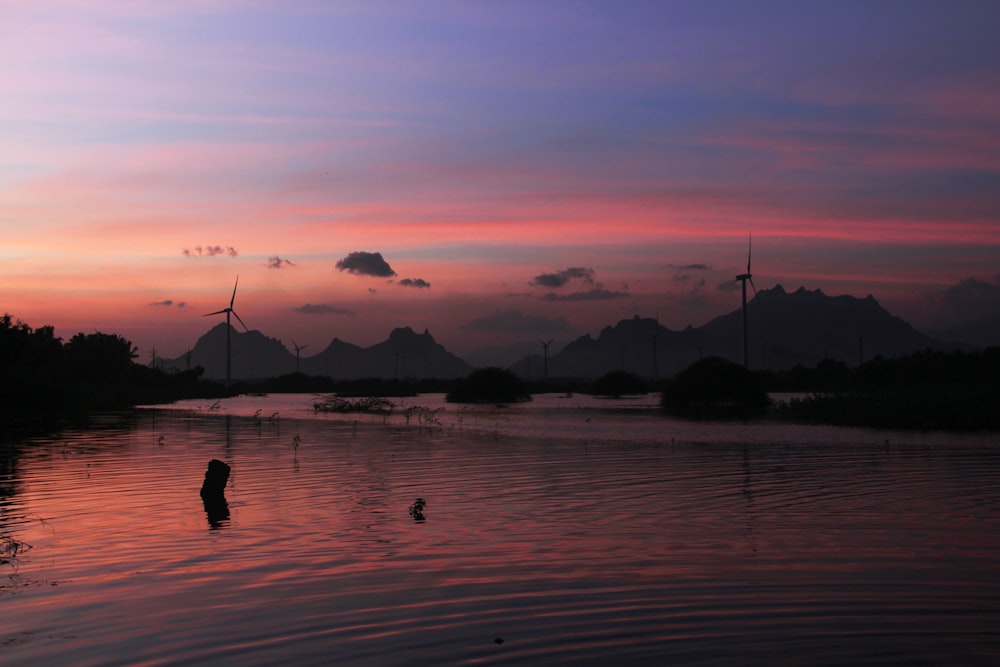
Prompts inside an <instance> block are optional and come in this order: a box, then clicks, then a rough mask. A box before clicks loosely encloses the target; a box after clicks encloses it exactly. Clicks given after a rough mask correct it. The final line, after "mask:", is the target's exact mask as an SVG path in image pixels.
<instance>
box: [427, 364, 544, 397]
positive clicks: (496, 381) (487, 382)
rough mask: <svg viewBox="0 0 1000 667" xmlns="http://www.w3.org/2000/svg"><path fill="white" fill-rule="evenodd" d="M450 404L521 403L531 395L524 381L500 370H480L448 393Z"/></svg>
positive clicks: (506, 371)
mask: <svg viewBox="0 0 1000 667" xmlns="http://www.w3.org/2000/svg"><path fill="white" fill-rule="evenodd" d="M446 398H447V400H448V402H450V403H523V402H524V401H530V400H531V395H530V394H529V393H528V390H527V388H526V387H525V384H524V381H523V380H521V378H519V377H517V376H516V375H514V374H513V373H511V372H510V371H508V370H504V369H502V368H482V369H480V370H478V371H475V372H474V373H472V374H471V375H469V376H468V377H467V378H465V379H464V380H461V381H460V382H459V383H458V385H456V386H455V388H454V389H452V390H451V391H450V392H448V395H447V397H446Z"/></svg>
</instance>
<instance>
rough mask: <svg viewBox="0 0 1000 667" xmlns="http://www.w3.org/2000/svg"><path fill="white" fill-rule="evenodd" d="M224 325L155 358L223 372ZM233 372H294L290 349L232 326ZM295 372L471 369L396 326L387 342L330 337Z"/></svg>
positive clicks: (449, 373) (419, 373)
mask: <svg viewBox="0 0 1000 667" xmlns="http://www.w3.org/2000/svg"><path fill="white" fill-rule="evenodd" d="M226 326H227V325H225V324H219V325H217V326H215V327H214V328H212V329H211V330H209V331H208V332H207V333H206V334H204V335H203V336H202V337H201V338H199V339H198V341H197V342H196V343H195V345H194V347H193V348H192V349H191V351H190V352H189V353H187V354H184V355H181V356H180V357H177V358H176V359H163V360H159V361H158V363H159V364H162V367H163V368H164V369H167V370H169V369H176V370H185V369H187V368H194V367H196V366H201V367H203V368H204V369H205V377H207V378H212V379H224V378H225V377H226ZM231 335H232V377H233V379H255V378H267V377H277V376H279V375H286V374H288V373H293V372H295V354H294V353H292V352H291V351H289V350H288V349H287V348H286V347H285V346H284V344H283V343H282V342H281V341H280V340H278V339H276V338H268V337H267V336H265V335H264V334H262V333H261V332H259V331H249V332H243V333H241V332H239V331H237V330H236V329H235V328H234V329H233V330H232V334H231ZM299 371H300V372H302V373H305V374H307V375H325V376H329V377H331V378H333V379H336V380H342V379H355V378H362V377H379V378H395V377H400V378H416V379H422V378H457V377H464V376H466V375H468V374H469V373H470V372H472V367H471V366H469V365H468V364H467V363H465V362H464V361H462V360H461V359H459V358H458V357H456V356H455V355H453V354H452V353H450V352H448V351H447V350H446V349H445V348H444V347H443V346H441V345H440V344H438V343H437V342H436V341H435V340H434V338H433V337H432V336H431V335H430V333H428V332H427V331H424V333H422V334H417V333H415V332H414V331H413V330H412V329H410V328H409V327H404V328H401V329H395V330H394V331H392V333H390V334H389V338H388V340H386V341H383V342H381V343H378V344H376V345H373V346H371V347H368V348H362V347H358V346H357V345H352V344H351V343H345V342H344V341H342V340H340V339H337V338H334V339H333V340H332V341H331V342H330V344H329V345H328V346H327V347H326V349H324V350H323V351H322V352H320V353H318V354H315V355H313V356H310V357H301V358H300V359H299Z"/></svg>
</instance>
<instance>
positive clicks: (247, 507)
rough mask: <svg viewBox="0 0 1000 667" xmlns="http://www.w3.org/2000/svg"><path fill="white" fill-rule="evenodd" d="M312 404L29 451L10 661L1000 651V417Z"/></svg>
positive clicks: (13, 528)
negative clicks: (218, 469) (731, 420)
mask: <svg viewBox="0 0 1000 667" xmlns="http://www.w3.org/2000/svg"><path fill="white" fill-rule="evenodd" d="M311 400H312V397H309V396H302V395H290V396H276V397H244V398H240V399H235V400H232V401H228V402H223V403H222V404H220V405H218V406H213V405H211V404H208V403H206V404H203V405H183V406H175V408H186V409H170V410H156V411H153V410H146V411H140V412H138V413H137V414H133V415H123V416H120V417H118V418H111V417H109V418H106V419H104V420H103V421H102V422H101V423H99V424H94V425H93V427H91V428H86V429H76V430H68V431H66V432H64V433H61V434H60V435H59V436H57V437H53V438H47V439H38V440H36V441H32V442H27V443H20V444H19V445H16V446H11V447H10V448H9V450H5V451H7V452H8V453H7V455H6V456H5V457H4V459H5V463H4V466H3V467H2V468H0V471H2V473H3V479H2V480H0V482H2V486H0V488H2V489H3V492H2V493H0V534H2V535H3V536H6V537H8V538H9V539H16V540H17V541H19V542H21V543H26V544H30V545H31V548H30V549H27V550H26V551H23V552H21V554H20V555H19V557H18V558H17V559H16V562H12V563H9V564H6V565H2V566H0V567H3V571H2V572H0V574H2V576H3V578H2V579H0V611H2V613H3V617H4V618H5V623H4V627H3V629H2V630H0V651H2V653H0V655H2V656H3V661H4V662H7V661H8V660H9V662H10V663H11V664H23V663H28V662H35V663H41V664H75V665H86V664H93V665H98V664H101V665H104V664H138V663H141V664H150V665H168V664H240V665H247V664H250V665H252V664H261V665H264V664H276V663H279V662H280V663H294V664H299V665H301V664H317V665H319V664H382V665H394V664H398V665H409V664H467V663H486V664H560V663H563V664H587V663H590V664H608V663H609V662H613V661H623V660H625V661H627V662H629V663H630V664H666V663H678V662H683V663H685V664H747V663H748V662H750V663H753V662H757V663H764V662H766V663H772V664H773V663H789V662H804V663H809V664H814V663H828V664H829V663H841V664H843V663H855V664H856V663H866V662H867V663H873V664H899V663H905V662H909V663H912V662H923V663H928V662H930V663H952V664H954V662H955V661H956V660H958V661H959V662H961V663H964V664H990V663H994V662H996V660H997V658H998V657H1000V638H998V637H997V636H996V632H995V628H996V627H998V621H1000V609H998V607H997V605H996V600H998V599H1000V565H998V564H997V563H998V562H1000V559H998V556H1000V538H998V535H1000V530H998V529H1000V525H998V524H1000V452H998V450H997V448H996V446H995V445H994V444H993V442H992V441H991V438H990V437H988V436H980V435H975V434H972V435H968V434H967V435H962V436H956V435H953V434H942V433H938V434H920V433H912V434H902V433H887V432H878V431H865V430H851V429H827V428H821V427H786V426H781V427H778V426H768V425H749V426H748V425H743V424H721V425H720V424H715V425H701V424H688V423H684V422H676V421H672V420H668V419H665V418H664V417H662V416H660V415H658V414H655V413H652V414H651V413H649V412H648V411H644V410H643V409H642V405H641V403H642V402H641V401H638V400H636V401H634V402H633V403H632V404H630V403H628V402H626V403H615V404H608V403H607V402H605V403H601V404H590V403H587V401H593V400H594V399H577V400H579V401H581V403H580V404H579V405H567V404H566V401H567V400H568V399H561V398H559V397H546V398H544V399H543V400H540V401H537V402H535V403H534V404H533V405H531V406H520V407H518V408H514V409H507V408H496V407H484V408H477V409H475V410H471V409H470V410H462V411H460V410H458V409H457V408H455V407H454V406H450V407H448V408H447V409H446V410H445V411H443V412H439V413H436V416H435V418H434V420H433V423H428V424H423V425H421V424H420V423H418V421H417V420H413V419H411V422H410V423H409V425H407V424H406V422H405V419H404V418H403V417H402V416H401V414H395V415H393V416H392V417H390V418H388V419H383V418H381V417H364V416H360V417H359V416H353V415H349V416H344V415H335V416H334V415H314V414H313V411H312V404H311V402H310V401H311ZM407 400H408V401H411V402H412V404H420V403H421V401H422V400H423V401H424V405H425V406H426V407H428V409H434V410H436V409H438V408H440V407H444V406H443V404H440V403H439V401H440V397H433V396H431V397H420V398H416V399H407ZM258 410H260V411H261V412H260V413H259V414H258V413H257V411H258ZM274 413H278V414H277V415H275V416H274V417H273V418H270V419H269V418H268V417H270V416H272V415H274ZM255 414H256V415H257V416H256V417H255ZM212 458H218V459H220V460H222V461H225V462H226V463H227V464H229V465H230V466H231V468H232V475H231V477H230V480H229V483H228V485H227V487H226V492H225V493H226V501H227V505H228V509H229V515H230V516H229V518H228V519H225V518H223V519H216V520H213V521H210V520H209V517H208V516H207V515H206V509H205V506H204V504H203V502H202V499H201V497H200V496H199V489H200V487H201V484H202V481H203V479H204V475H205V470H206V467H207V465H208V461H209V460H210V459H212ZM416 498H423V499H424V500H425V501H426V507H425V509H424V515H425V520H423V521H415V520H414V517H413V516H411V515H410V513H409V511H408V510H409V508H410V506H411V505H412V503H413V502H414V500H415V499H416ZM497 639H500V640H502V642H497V641H495V640H497Z"/></svg>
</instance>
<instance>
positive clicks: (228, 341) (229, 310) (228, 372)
mask: <svg viewBox="0 0 1000 667" xmlns="http://www.w3.org/2000/svg"><path fill="white" fill-rule="evenodd" d="M239 284H240V277H239V276H236V284H235V285H233V296H232V298H230V299H229V307H228V308H223V309H222V310H217V311H215V312H214V313H207V314H206V315H205V317H210V316H212V315H221V314H222V313H225V314H226V386H227V387H228V386H229V383H230V381H231V380H232V371H233V353H232V348H233V346H232V332H233V328H232V327H231V326H230V325H229V316H230V315H236V319H237V320H238V321H239V323H240V324H243V330H244V331H247V332H249V331H250V329H247V325H246V324H244V323H243V320H242V319H240V316H239V315H237V314H236V311H235V310H233V303H234V302H235V301H236V287H237V285H239Z"/></svg>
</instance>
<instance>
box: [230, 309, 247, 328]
mask: <svg viewBox="0 0 1000 667" xmlns="http://www.w3.org/2000/svg"><path fill="white" fill-rule="evenodd" d="M230 312H231V313H232V314H233V315H234V316H235V317H236V319H237V320H239V321H240V324H243V320H242V319H240V316H239V315H237V314H236V311H235V310H233V311H230ZM243 330H244V331H246V332H248V333H249V331H250V329H248V328H247V325H245V324H243Z"/></svg>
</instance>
